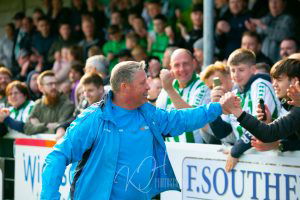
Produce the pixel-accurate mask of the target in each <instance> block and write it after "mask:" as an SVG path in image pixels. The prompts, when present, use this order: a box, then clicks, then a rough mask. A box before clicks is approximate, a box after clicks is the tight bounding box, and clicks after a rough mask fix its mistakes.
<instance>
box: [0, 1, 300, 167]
mask: <svg viewBox="0 0 300 200" xmlns="http://www.w3.org/2000/svg"><path fill="white" fill-rule="evenodd" d="M202 4H203V1H201V0H193V1H192V4H191V5H190V6H189V7H188V8H184V9H183V8H181V7H179V6H176V5H175V4H173V3H172V1H167V0H112V1H110V2H109V5H106V6H104V5H99V4H98V3H97V1H96V0H86V1H83V0H72V6H71V7H65V6H64V4H63V0H48V1H46V4H45V7H44V8H36V9H34V12H33V14H32V15H25V14H24V13H23V12H18V13H16V14H15V15H14V18H13V22H9V23H7V25H6V26H5V36H3V37H2V38H1V40H0V64H1V66H2V67H1V68H0V107H1V111H0V130H1V135H3V136H4V137H13V138H15V137H26V136H28V135H34V134H39V133H51V134H55V135H56V139H59V138H61V137H63V135H64V133H65V130H66V129H67V127H68V126H69V125H70V122H72V120H74V118H75V117H76V116H77V115H78V114H80V113H81V112H82V111H83V109H85V108H86V107H87V106H89V105H91V104H93V103H95V102H97V101H99V100H100V99H101V97H102V95H103V94H104V93H105V91H108V90H109V88H110V85H109V78H110V72H111V70H112V69H113V67H114V66H115V65H116V64H117V63H118V62H121V61H128V60H135V61H142V60H145V61H146V63H147V73H148V81H149V86H150V90H149V96H148V99H149V102H151V103H152V104H154V105H156V106H157V107H159V108H162V109H180V108H188V107H192V106H199V105H202V104H205V103H209V102H210V101H219V99H220V97H221V96H222V95H223V94H224V93H225V92H227V91H232V90H234V89H240V90H241V91H238V92H237V94H238V95H240V96H241V97H242V98H244V99H245V101H246V103H245V102H244V103H245V104H243V106H244V105H245V106H244V107H243V110H245V111H246V112H248V113H250V114H252V115H257V112H255V110H256V107H257V102H258V100H259V99H258V98H260V97H261V98H264V100H265V104H266V105H267V107H268V109H269V113H270V115H271V116H272V117H273V119H275V118H276V117H278V116H280V115H282V114H280V112H281V111H282V112H283V109H282V107H281V105H280V103H279V101H280V100H282V99H284V98H282V97H280V96H278V94H277V90H276V89H275V91H274V89H273V87H272V83H271V77H270V75H269V72H270V69H271V67H272V65H273V64H274V63H276V62H278V61H279V60H282V59H287V58H288V57H289V56H291V55H293V56H294V57H293V58H296V59H299V55H297V52H298V51H299V44H298V40H299V39H300V38H299V32H300V30H299V28H298V27H299V19H300V17H299V12H297V11H298V9H297V8H299V4H300V3H299V2H298V1H293V0H289V1H287V0H256V1H255V0H215V15H214V16H215V19H214V22H215V24H214V25H215V26H214V27H215V33H214V39H215V44H216V46H215V51H214V52H215V53H214V59H215V61H218V62H216V63H211V64H212V65H211V66H209V67H208V68H206V69H205V70H204V67H203V38H202V37H203V5H202ZM240 48H242V49H240ZM236 51H238V52H236ZM239 54H242V55H244V54H245V55H246V58H244V57H243V56H241V57H242V58H239V56H238V55H239ZM236 57H238V58H236ZM228 59H229V60H228ZM227 60H228V62H227ZM240 65H242V66H243V67H244V68H245V70H246V71H244V72H240V70H243V69H240ZM245 72H246V73H248V74H245ZM243 73H244V74H243ZM200 74H201V76H200ZM230 74H231V76H230ZM214 77H219V79H220V81H221V83H222V86H219V87H214V85H213V78H214ZM241 77H244V79H243V78H241ZM253 77H254V78H253ZM293 77H294V76H293ZM296 77H297V76H296ZM272 78H275V79H276V78H278V77H273V75H272ZM242 79H243V80H242ZM258 80H259V81H258ZM255 84H256V85H255ZM266 88H267V89H266ZM248 90H249V91H252V93H251V92H248ZM256 90H258V91H262V92H261V93H259V94H258V95H257V94H253V91H255V92H257V91H256ZM267 90H268V91H267ZM275 92H276V94H277V96H278V98H276V95H275ZM248 94H249V96H247V95H248ZM243 95H246V96H244V97H243ZM284 103H285V102H284ZM246 104H247V106H248V107H247V106H246ZM249 104H251V108H250V107H249ZM246 107H247V108H246ZM287 109H290V108H287ZM233 118H234V116H231V117H230V118H228V119H225V118H223V116H222V118H220V119H218V121H216V122H213V123H212V124H209V125H207V126H206V127H204V128H203V129H201V130H198V131H194V132H190V133H185V134H184V135H183V136H182V138H167V139H166V140H167V141H175V142H199V143H213V144H221V143H229V144H232V145H233V144H238V145H239V144H240V143H241V142H240V140H243V141H244V143H247V145H248V146H249V145H250V147H251V143H249V142H245V140H247V139H245V137H244V136H243V135H247V134H248V133H246V131H245V130H243V129H242V128H241V127H240V126H239V125H238V124H237V121H236V119H233ZM221 122H222V123H223V125H224V126H223V127H221V128H220V127H218V126H220V124H221V125H222V123H221ZM224 123H227V124H228V123H229V126H230V127H228V126H227V125H225V124H224ZM224 127H225V128H224ZM226 127H227V128H226ZM219 130H222V132H223V133H222V134H221V135H220V134H219ZM226 131H227V132H228V134H226V135H225V132H226ZM227 132H226V133H227ZM248 135H249V134H248ZM297 140H299V139H297ZM257 143H258V142H257V141H256V143H255V142H254V143H252V145H253V146H254V147H257V146H255V144H257ZM279 144H281V145H282V144H286V143H280V142H276V143H272V145H270V144H266V143H265V144H263V143H260V144H259V145H260V146H264V145H265V146H267V148H264V149H265V150H271V149H276V148H278V146H279ZM238 145H235V146H238ZM247 145H246V146H247ZM292 146H293V150H299V149H300V142H298V143H297V144H294V145H292ZM295 146H296V148H294V147H295ZM250 147H249V148H250ZM236 149H242V151H239V153H237V152H236ZM247 149H248V147H236V148H233V151H232V152H231V154H230V156H229V160H230V159H231V161H232V160H233V158H232V157H234V158H236V159H237V158H238V157H239V156H240V155H241V154H242V153H243V151H245V150H247ZM257 149H259V148H258V147H257ZM285 150H290V149H288V148H286V149H285Z"/></svg>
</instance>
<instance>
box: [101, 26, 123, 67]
mask: <svg viewBox="0 0 300 200" xmlns="http://www.w3.org/2000/svg"><path fill="white" fill-rule="evenodd" d="M108 34H109V40H108V41H107V42H106V43H105V44H104V45H103V49H102V51H103V54H104V55H105V56H106V58H107V59H108V60H109V62H110V64H109V72H111V70H112V68H113V67H114V66H115V65H116V64H117V63H118V58H117V56H116V55H117V54H118V53H119V52H120V51H121V50H123V49H126V43H125V40H124V38H123V34H122V30H121V29H120V28H119V26H118V25H111V26H110V27H109V28H108Z"/></svg>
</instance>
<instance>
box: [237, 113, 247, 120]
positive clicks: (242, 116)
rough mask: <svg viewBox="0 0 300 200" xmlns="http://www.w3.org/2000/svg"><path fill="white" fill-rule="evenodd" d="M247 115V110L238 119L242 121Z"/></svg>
mask: <svg viewBox="0 0 300 200" xmlns="http://www.w3.org/2000/svg"><path fill="white" fill-rule="evenodd" d="M245 116H246V112H245V111H243V112H242V114H241V115H240V116H239V117H238V118H237V121H238V122H240V121H243V119H244V118H245Z"/></svg>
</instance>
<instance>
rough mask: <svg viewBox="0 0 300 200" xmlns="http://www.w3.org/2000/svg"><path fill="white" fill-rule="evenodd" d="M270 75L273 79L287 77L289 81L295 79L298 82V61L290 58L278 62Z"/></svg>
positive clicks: (299, 77)
mask: <svg viewBox="0 0 300 200" xmlns="http://www.w3.org/2000/svg"><path fill="white" fill-rule="evenodd" d="M270 74H271V77H272V78H275V79H277V78H279V77H280V76H281V75H287V77H289V79H291V78H295V77H297V78H298V79H299V80H300V60H298V59H291V58H286V59H283V60H280V61H278V62H277V63H275V64H274V65H273V67H272V69H271V73H270Z"/></svg>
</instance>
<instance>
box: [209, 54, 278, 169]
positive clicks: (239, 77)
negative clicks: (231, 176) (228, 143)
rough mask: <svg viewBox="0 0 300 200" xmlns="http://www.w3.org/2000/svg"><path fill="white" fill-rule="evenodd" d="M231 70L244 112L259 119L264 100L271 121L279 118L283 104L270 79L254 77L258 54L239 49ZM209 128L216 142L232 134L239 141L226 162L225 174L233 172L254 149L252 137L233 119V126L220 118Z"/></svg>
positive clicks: (262, 76)
mask: <svg viewBox="0 0 300 200" xmlns="http://www.w3.org/2000/svg"><path fill="white" fill-rule="evenodd" d="M228 66H229V69H230V73H231V77H232V80H233V82H234V83H235V84H236V86H237V89H235V90H234V91H233V92H234V93H235V94H236V95H237V96H239V97H240V98H241V99H242V105H241V106H242V108H243V110H244V111H246V112H248V113H249V114H252V115H254V116H256V115H257V113H256V108H257V105H258V104H259V100H260V99H263V100H264V102H265V104H267V105H268V107H269V108H270V112H271V115H272V117H273V118H276V117H277V116H278V112H279V110H280V103H279V101H278V99H277V98H276V97H275V94H274V89H273V87H272V85H271V82H270V81H271V79H270V76H269V75H267V74H254V73H255V54H254V53H253V52H252V51H250V50H247V49H237V50H235V51H234V52H232V53H231V55H230V56H229V59H228ZM210 125H211V128H212V130H213V133H214V134H215V136H216V137H217V138H219V139H222V138H224V137H225V136H227V135H228V134H230V133H231V131H233V132H234V134H235V137H236V138H237V139H238V140H237V142H236V143H235V144H234V146H233V147H232V148H231V151H230V154H229V156H228V159H227V163H226V170H227V171H230V170H231V169H232V168H233V167H234V166H235V164H236V163H237V161H238V158H239V157H240V156H241V155H242V153H243V152H245V151H246V150H248V149H249V148H251V142H250V138H251V134H250V133H249V132H247V131H246V130H244V129H242V127H241V126H240V125H239V123H238V122H237V120H236V118H235V117H234V116H230V123H226V122H224V121H222V120H221V118H218V119H217V120H216V121H214V122H213V123H211V124H210ZM225 130H226V131H225Z"/></svg>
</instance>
